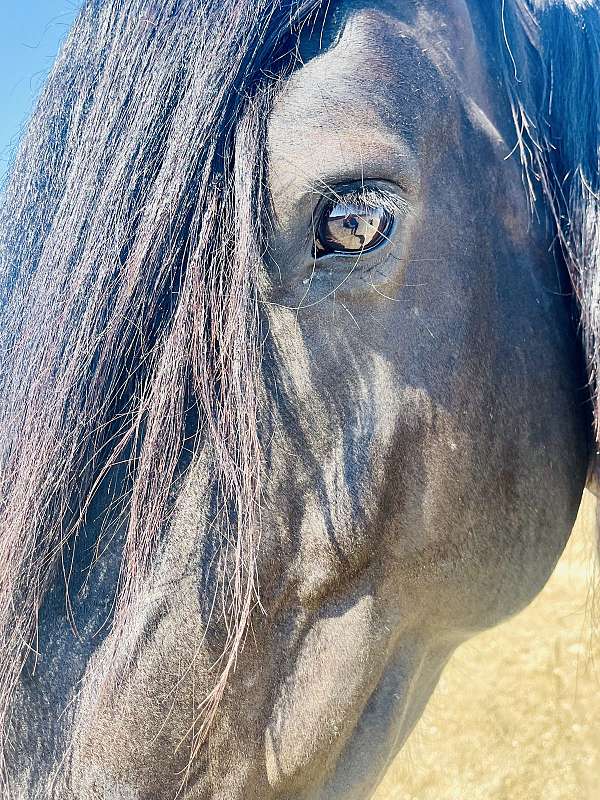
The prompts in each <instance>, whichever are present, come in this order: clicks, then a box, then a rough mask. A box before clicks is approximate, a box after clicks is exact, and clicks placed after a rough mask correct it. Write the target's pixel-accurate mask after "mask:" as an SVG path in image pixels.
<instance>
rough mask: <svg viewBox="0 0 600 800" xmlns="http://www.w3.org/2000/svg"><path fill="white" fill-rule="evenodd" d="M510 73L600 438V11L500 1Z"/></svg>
mask: <svg viewBox="0 0 600 800" xmlns="http://www.w3.org/2000/svg"><path fill="white" fill-rule="evenodd" d="M502 12H503V26H502V27H503V35H504V40H505V48H504V58H505V75H506V84H507V88H508V93H509V97H510V99H511V104H512V111H513V117H514V122H515V130H516V134H517V147H516V151H517V152H518V154H519V156H520V158H521V163H522V165H523V179H524V182H525V186H526V190H527V191H528V194H529V197H530V201H531V204H532V208H533V210H534V212H535V213H538V214H541V213H544V212H545V213H546V214H547V216H548V220H549V224H550V225H551V226H552V227H553V228H554V232H555V235H556V242H557V245H558V251H559V254H560V257H562V258H564V261H565V263H566V266H567V268H568V270H569V274H570V277H571V283H572V286H573V291H574V294H575V297H576V300H577V304H578V309H579V318H580V326H581V335H582V339H583V343H584V347H585V353H586V359H587V370H588V376H589V382H590V389H591V393H592V397H593V398H594V404H593V407H594V419H595V421H596V438H597V439H598V437H599V435H600V433H599V430H598V421H599V419H600V405H599V400H598V392H597V385H598V375H599V374H600V315H599V301H600V280H599V277H600V276H599V268H600V8H599V7H598V4H597V3H595V2H591V1H590V0H529V1H528V0H513V2H506V3H503V8H502Z"/></svg>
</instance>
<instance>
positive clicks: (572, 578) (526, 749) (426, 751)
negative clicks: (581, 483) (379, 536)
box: [376, 496, 600, 800]
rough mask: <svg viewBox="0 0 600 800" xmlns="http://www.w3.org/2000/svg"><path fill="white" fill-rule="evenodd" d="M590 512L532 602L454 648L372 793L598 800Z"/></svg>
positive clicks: (599, 650)
mask: <svg viewBox="0 0 600 800" xmlns="http://www.w3.org/2000/svg"><path fill="white" fill-rule="evenodd" d="M594 514H595V510H594V505H593V501H592V500H591V498H590V497H589V496H588V497H586V499H585V501H584V503H583V506H582V509H581V511H580V514H579V521H578V524H577V526H576V529H575V531H574V533H573V535H572V536H571V539H570V541H569V544H568V546H567V549H566V551H565V553H564V555H563V557H562V559H561V561H560V562H559V564H558V566H557V568H556V570H555V572H554V574H553V575H552V578H551V579H550V581H549V583H548V584H547V586H546V588H545V589H544V591H543V592H542V593H541V594H540V595H539V596H538V597H537V598H536V600H534V602H533V603H532V604H531V605H530V606H529V607H528V608H527V609H526V610H525V611H523V612H522V613H521V614H519V615H518V616H517V617H515V618H514V619H512V620H510V621H509V622H507V623H505V624H504V625H501V626H500V627H498V628H495V629H493V630H491V631H488V632H486V633H485V634H482V635H480V636H478V637H477V638H476V639H473V640H472V641H471V642H468V643H467V644H465V645H463V647H462V648H461V649H459V650H458V651H457V653H456V655H455V656H454V658H453V660H452V661H451V662H450V664H449V666H448V668H447V669H446V671H445V673H444V675H443V676H442V679H441V681H440V684H439V686H438V688H437V690H436V692H435V694H434V696H433V697H432V699H431V701H430V703H429V706H428V708H427V709H426V711H425V714H424V716H423V718H422V719H421V721H420V723H419V724H418V726H417V728H416V729H415V731H414V733H413V734H412V736H411V738H410V740H409V742H408V744H407V745H406V747H405V749H404V750H403V752H402V753H401V754H400V755H399V757H398V758H397V759H396V761H395V763H394V764H393V765H392V767H391V768H390V770H389V772H388V775H387V777H386V780H385V782H384V783H383V785H382V786H381V787H380V789H379V792H378V793H377V795H376V800H600V630H599V627H600V600H599V599H598V598H597V597H596V598H594V593H593V591H592V588H593V586H594V582H595V581H596V583H597V585H600V583H598V576H597V575H596V577H594V570H596V572H597V565H596V564H595V560H594V557H593V552H594V542H593V537H594V531H593V528H594V525H593V519H594ZM597 594H598V595H600V592H597ZM594 601H595V602H596V605H597V606H598V607H597V608H596V611H595V612H594V609H593V605H594ZM594 619H595V625H594V624H593V620H594Z"/></svg>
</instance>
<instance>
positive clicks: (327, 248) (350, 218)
mask: <svg viewBox="0 0 600 800" xmlns="http://www.w3.org/2000/svg"><path fill="white" fill-rule="evenodd" d="M393 224H394V215H393V214H392V213H391V212H390V211H388V210H386V209H385V208H383V207H382V206H377V205H370V204H360V203H356V202H344V201H343V200H341V201H338V202H330V203H328V204H327V205H326V206H325V208H324V209H323V211H322V213H321V217H320V219H319V221H318V225H317V231H316V243H315V245H316V246H315V255H316V257H317V258H320V257H321V256H325V255H329V254H330V253H340V254H346V255H352V254H354V255H356V254H359V253H365V252H367V251H369V250H375V249H376V248H377V247H379V246H380V245H381V244H382V243H383V242H385V241H386V240H387V236H388V234H389V232H390V231H391V229H392V226H393Z"/></svg>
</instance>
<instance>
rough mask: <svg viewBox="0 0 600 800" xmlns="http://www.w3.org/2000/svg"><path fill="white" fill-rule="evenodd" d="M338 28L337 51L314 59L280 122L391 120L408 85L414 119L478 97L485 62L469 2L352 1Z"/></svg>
mask: <svg viewBox="0 0 600 800" xmlns="http://www.w3.org/2000/svg"><path fill="white" fill-rule="evenodd" d="M333 24H334V26H335V27H336V28H337V31H336V32H335V34H334V35H332V36H331V41H332V42H333V44H332V46H330V47H328V48H326V49H324V50H323V51H320V52H319V51H317V53H316V55H314V54H313V57H311V58H309V59H308V60H307V61H306V62H305V63H304V64H303V66H302V67H301V68H300V69H298V70H297V71H296V72H295V73H294V74H293V76H292V77H291V79H290V80H289V81H288V83H287V85H286V88H285V91H284V92H283V93H282V94H281V95H280V99H279V102H278V104H277V106H276V109H275V115H274V117H275V122H276V124H277V123H279V122H280V121H281V120H280V119H279V117H283V122H286V121H288V120H286V118H285V117H286V114H291V115H292V117H293V116H294V112H299V113H300V122H301V125H303V126H305V125H307V124H308V125H310V124H311V123H312V122H313V121H314V120H315V119H317V118H318V125H319V127H323V126H325V127H327V126H328V123H330V125H331V127H337V125H338V123H339V121H340V120H339V117H340V116H343V117H344V118H345V119H346V120H347V119H348V117H350V116H356V115H358V114H360V116H361V117H362V119H365V118H367V119H369V121H370V122H375V121H377V120H378V119H379V120H380V119H382V118H386V117H387V118H389V112H390V109H391V108H394V105H395V104H394V100H395V99H397V98H396V95H397V94H398V92H399V91H401V90H402V88H405V89H407V88H410V90H411V91H412V95H411V94H410V93H408V94H407V95H406V96H405V97H404V100H405V101H406V100H409V101H410V100H412V103H411V102H404V104H403V105H404V106H405V107H406V108H407V115H410V108H409V107H410V106H411V105H412V106H413V107H416V106H419V107H421V108H422V107H423V106H424V105H426V104H427V103H428V101H431V100H432V99H435V100H436V101H439V99H440V97H442V96H443V95H445V94H447V93H449V92H454V91H459V92H463V91H464V92H465V93H469V94H477V92H478V89H477V84H478V83H480V82H481V81H480V78H481V77H482V74H483V73H482V69H481V58H480V53H479V48H478V46H477V38H476V36H475V34H474V30H473V25H472V22H471V16H470V13H469V8H468V6H467V3H466V1H465V0H444V1H443V2H431V1H430V0H427V1H426V2H423V1H422V0H420V1H419V2H405V1H404V0H394V1H393V2H384V3H356V2H352V3H349V4H347V5H342V7H341V8H340V9H338V13H337V15H336V20H335V22H334V23H333ZM414 90H417V91H416V92H415V91H414ZM418 90H420V92H419V91H418ZM289 121H290V122H296V120H295V119H293V118H292V119H290V120H289Z"/></svg>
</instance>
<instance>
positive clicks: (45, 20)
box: [0, 0, 81, 172]
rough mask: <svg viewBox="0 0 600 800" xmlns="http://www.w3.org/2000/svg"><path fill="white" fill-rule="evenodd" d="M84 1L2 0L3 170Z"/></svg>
mask: <svg viewBox="0 0 600 800" xmlns="http://www.w3.org/2000/svg"><path fill="white" fill-rule="evenodd" d="M80 6H81V2H80V0H0V19H1V21H2V22H1V24H0V172H3V171H4V169H5V167H6V163H7V158H8V152H9V149H10V147H11V145H13V144H14V143H15V142H16V141H17V140H18V137H19V131H20V130H21V127H22V125H23V123H24V122H25V120H26V119H27V117H28V115H29V112H30V111H31V108H32V104H33V102H34V100H35V97H36V96H37V94H38V92H39V90H40V88H41V86H42V84H43V82H44V78H45V76H46V75H47V74H48V71H49V69H50V67H51V66H52V62H53V61H54V57H55V56H56V53H57V52H58V49H59V47H60V43H61V41H62V40H63V39H64V37H65V36H66V34H67V32H68V30H69V27H70V26H71V24H72V22H73V19H74V18H75V16H76V14H77V10H78V9H79V7H80Z"/></svg>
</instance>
